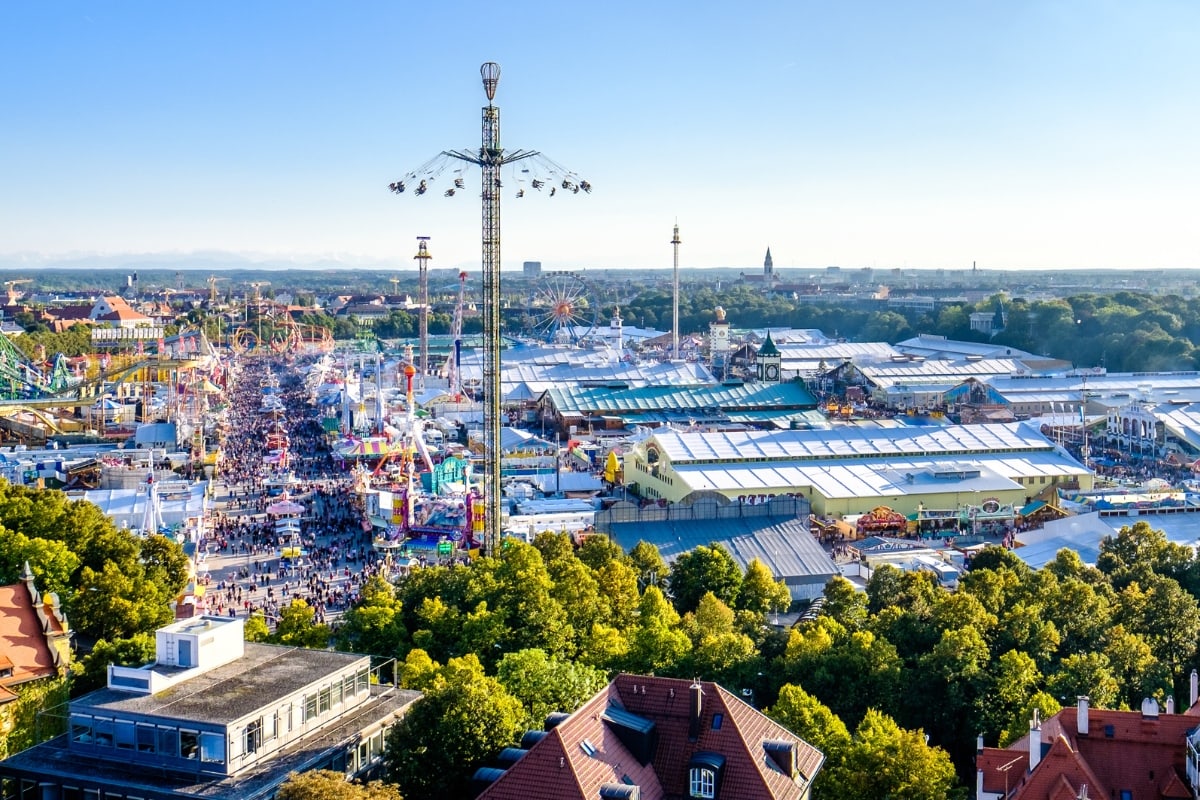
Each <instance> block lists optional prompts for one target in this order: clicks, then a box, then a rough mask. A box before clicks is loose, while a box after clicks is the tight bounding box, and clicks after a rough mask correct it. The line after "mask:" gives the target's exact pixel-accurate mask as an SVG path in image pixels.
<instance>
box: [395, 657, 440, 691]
mask: <svg viewBox="0 0 1200 800" xmlns="http://www.w3.org/2000/svg"><path fill="white" fill-rule="evenodd" d="M439 669H440V665H439V664H438V663H437V662H436V661H434V660H433V659H432V658H430V657H429V654H428V653H426V652H425V651H424V650H422V649H420V648H413V649H412V650H409V651H408V655H407V656H405V657H404V663H402V664H401V665H400V672H399V674H398V675H397V679H398V682H399V684H400V685H401V686H403V687H404V688H405V689H416V690H417V691H424V690H425V689H426V688H428V687H429V686H430V685H432V684H433V682H434V681H435V680H436V679H437V676H438V670H439Z"/></svg>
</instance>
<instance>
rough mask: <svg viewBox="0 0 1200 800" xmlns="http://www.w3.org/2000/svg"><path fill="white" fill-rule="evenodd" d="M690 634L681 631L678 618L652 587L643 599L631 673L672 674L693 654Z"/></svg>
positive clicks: (633, 637) (633, 640)
mask: <svg viewBox="0 0 1200 800" xmlns="http://www.w3.org/2000/svg"><path fill="white" fill-rule="evenodd" d="M691 647H692V643H691V640H689V639H688V637H687V634H686V633H684V632H683V631H682V630H680V629H679V614H678V613H677V612H676V611H675V609H674V608H672V607H671V604H670V603H668V602H667V600H666V598H665V597H663V593H662V592H661V591H659V590H658V588H657V587H655V586H651V587H650V588H648V589H646V591H645V593H644V594H643V595H642V602H641V605H640V606H639V608H638V621H637V625H636V626H635V627H634V628H633V631H632V633H631V635H630V642H629V662H628V666H627V668H628V670H629V671H630V672H637V673H643V674H656V673H662V672H669V671H670V669H671V668H672V667H674V666H675V665H677V664H678V663H680V662H681V661H682V660H683V658H684V657H685V656H686V655H687V654H688V652H689V651H690V650H691Z"/></svg>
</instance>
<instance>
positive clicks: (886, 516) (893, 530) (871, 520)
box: [854, 506, 908, 539]
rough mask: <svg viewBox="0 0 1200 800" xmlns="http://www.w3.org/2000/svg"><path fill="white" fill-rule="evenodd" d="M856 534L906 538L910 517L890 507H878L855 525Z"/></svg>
mask: <svg viewBox="0 0 1200 800" xmlns="http://www.w3.org/2000/svg"><path fill="white" fill-rule="evenodd" d="M854 527H855V533H856V535H857V536H858V538H860V539H862V538H865V537H867V536H904V535H906V534H907V533H908V517H906V516H904V515H903V514H901V513H900V512H899V511H895V510H893V509H891V508H889V507H888V506H876V507H875V508H873V509H871V510H870V511H869V512H867V513H866V514H863V515H862V516H860V517H859V518H858V520H857V521H856V522H855V523H854Z"/></svg>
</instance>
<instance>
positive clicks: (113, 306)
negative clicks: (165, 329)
mask: <svg viewBox="0 0 1200 800" xmlns="http://www.w3.org/2000/svg"><path fill="white" fill-rule="evenodd" d="M88 318H89V319H91V320H92V321H93V322H95V323H98V324H101V325H107V326H108V327H110V328H136V327H138V326H139V325H150V324H152V323H153V322H154V320H152V319H151V318H150V317H147V316H146V315H145V314H142V313H139V312H137V311H134V310H133V308H132V307H131V306H130V305H129V303H127V302H126V301H125V298H123V297H118V296H116V295H107V296H104V297H101V298H100V299H99V300H97V301H96V304H95V305H94V306H92V310H91V312H90V313H89V314H88Z"/></svg>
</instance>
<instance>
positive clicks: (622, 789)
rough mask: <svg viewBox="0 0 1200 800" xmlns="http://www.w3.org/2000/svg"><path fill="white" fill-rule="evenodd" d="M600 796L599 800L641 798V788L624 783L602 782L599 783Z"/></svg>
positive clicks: (632, 799) (635, 799) (636, 799)
mask: <svg viewBox="0 0 1200 800" xmlns="http://www.w3.org/2000/svg"><path fill="white" fill-rule="evenodd" d="M600 797H601V800H642V789H641V787H640V786H630V785H629V784H625V783H604V784H601V785H600Z"/></svg>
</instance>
